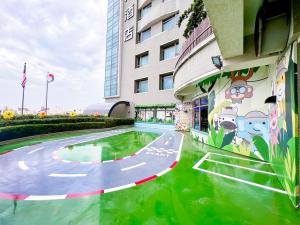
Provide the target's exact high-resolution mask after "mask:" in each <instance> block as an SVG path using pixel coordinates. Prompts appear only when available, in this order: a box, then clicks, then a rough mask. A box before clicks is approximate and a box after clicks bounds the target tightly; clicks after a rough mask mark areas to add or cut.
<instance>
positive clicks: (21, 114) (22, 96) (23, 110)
mask: <svg viewBox="0 0 300 225" xmlns="http://www.w3.org/2000/svg"><path fill="white" fill-rule="evenodd" d="M24 95H25V87H23V95H22V112H21V115H22V116H23V114H24Z"/></svg>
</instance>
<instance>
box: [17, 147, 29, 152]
mask: <svg viewBox="0 0 300 225" xmlns="http://www.w3.org/2000/svg"><path fill="white" fill-rule="evenodd" d="M27 147H28V146H23V147H20V148H16V149H14V151H18V150H22V149H24V148H27Z"/></svg>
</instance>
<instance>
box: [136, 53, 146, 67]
mask: <svg viewBox="0 0 300 225" xmlns="http://www.w3.org/2000/svg"><path fill="white" fill-rule="evenodd" d="M148 63H149V52H144V53H142V54H139V55H137V56H135V68H140V67H143V66H145V65H147V64H148Z"/></svg>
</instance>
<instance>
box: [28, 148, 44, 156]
mask: <svg viewBox="0 0 300 225" xmlns="http://www.w3.org/2000/svg"><path fill="white" fill-rule="evenodd" d="M42 149H44V147H40V148H37V149H34V150H32V151H30V152H28V153H27V154H28V155H31V154H32V153H35V152H37V151H40V150H42Z"/></svg>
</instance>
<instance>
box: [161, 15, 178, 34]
mask: <svg viewBox="0 0 300 225" xmlns="http://www.w3.org/2000/svg"><path fill="white" fill-rule="evenodd" d="M177 15H178V14H176V15H173V16H171V17H169V18H167V19H165V20H163V21H162V31H167V30H171V29H172V28H174V27H175V26H176V23H177V20H178V16H177Z"/></svg>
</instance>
